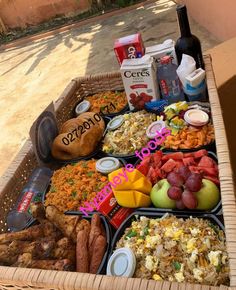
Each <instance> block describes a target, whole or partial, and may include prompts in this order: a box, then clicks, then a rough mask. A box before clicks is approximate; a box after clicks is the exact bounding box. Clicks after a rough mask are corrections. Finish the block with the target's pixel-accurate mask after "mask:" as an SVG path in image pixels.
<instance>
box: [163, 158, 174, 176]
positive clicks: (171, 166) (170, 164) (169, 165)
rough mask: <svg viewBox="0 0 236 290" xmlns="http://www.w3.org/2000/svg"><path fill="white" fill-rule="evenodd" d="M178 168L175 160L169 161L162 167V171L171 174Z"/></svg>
mask: <svg viewBox="0 0 236 290" xmlns="http://www.w3.org/2000/svg"><path fill="white" fill-rule="evenodd" d="M175 166H176V162H175V161H174V160H173V159H169V160H168V161H167V162H166V163H165V164H164V165H162V167H161V169H162V170H163V171H165V172H167V173H169V172H171V171H172V170H173V169H174V168H175Z"/></svg>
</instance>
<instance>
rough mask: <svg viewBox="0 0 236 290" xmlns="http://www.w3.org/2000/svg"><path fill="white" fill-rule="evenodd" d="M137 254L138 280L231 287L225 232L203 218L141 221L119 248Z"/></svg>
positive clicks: (133, 227)
mask: <svg viewBox="0 0 236 290" xmlns="http://www.w3.org/2000/svg"><path fill="white" fill-rule="evenodd" d="M121 247H128V248H130V249H132V250H133V252H134V254H135V256H136V260H137V265H136V270H135V274H134V277H137V278H146V279H154V280H159V281H161V280H167V281H171V282H172V281H174V282H189V283H198V284H206V285H213V286H216V285H220V284H225V285H229V263H228V255H227V252H226V245H225V235H224V232H223V231H222V230H221V229H220V228H219V227H218V226H216V225H215V224H213V223H211V222H210V221H209V220H207V219H202V218H191V217H190V218H188V219H185V220H184V219H183V218H176V217H175V216H170V215H168V216H166V217H164V218H162V219H150V218H147V217H140V219H139V220H137V221H133V222H132V224H131V226H130V227H129V228H127V229H126V230H125V233H124V235H123V236H122V238H121V239H120V240H119V241H118V243H117V246H116V248H117V249H118V248H121Z"/></svg>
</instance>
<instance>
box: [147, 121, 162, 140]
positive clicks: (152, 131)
mask: <svg viewBox="0 0 236 290" xmlns="http://www.w3.org/2000/svg"><path fill="white" fill-rule="evenodd" d="M165 127H166V124H165V122H164V121H155V122H153V123H151V124H150V125H149V127H148V128H147V130H146V134H147V136H148V138H150V139H153V138H155V137H156V136H157V133H156V131H158V132H161V130H162V129H163V128H165Z"/></svg>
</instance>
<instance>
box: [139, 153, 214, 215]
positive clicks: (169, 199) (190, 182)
mask: <svg viewBox="0 0 236 290" xmlns="http://www.w3.org/2000/svg"><path fill="white" fill-rule="evenodd" d="M136 168H137V169H138V170H139V171H140V172H142V173H143V174H144V175H145V176H146V177H147V178H148V180H149V181H150V182H151V183H152V185H153V188H152V191H151V193H150V197H151V200H152V203H153V205H154V206H155V207H157V208H172V209H174V208H177V209H191V210H194V209H197V210H211V209H212V208H214V207H215V206H216V205H217V204H218V203H219V201H220V192H219V188H218V187H219V184H220V183H219V179H218V165H217V162H216V157H215V155H214V154H213V153H211V152H207V151H206V150H204V149H202V150H199V151H196V152H188V153H183V152H175V153H169V154H163V152H162V151H156V152H155V153H154V154H151V155H149V156H148V157H145V158H144V159H143V160H142V161H141V163H139V164H137V166H136Z"/></svg>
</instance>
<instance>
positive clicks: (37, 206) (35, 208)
mask: <svg viewBox="0 0 236 290" xmlns="http://www.w3.org/2000/svg"><path fill="white" fill-rule="evenodd" d="M30 210H31V214H32V216H33V217H34V218H35V219H36V220H38V221H39V222H40V221H43V220H45V219H46V211H45V207H44V204H43V203H42V202H36V203H31V205H30Z"/></svg>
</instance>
